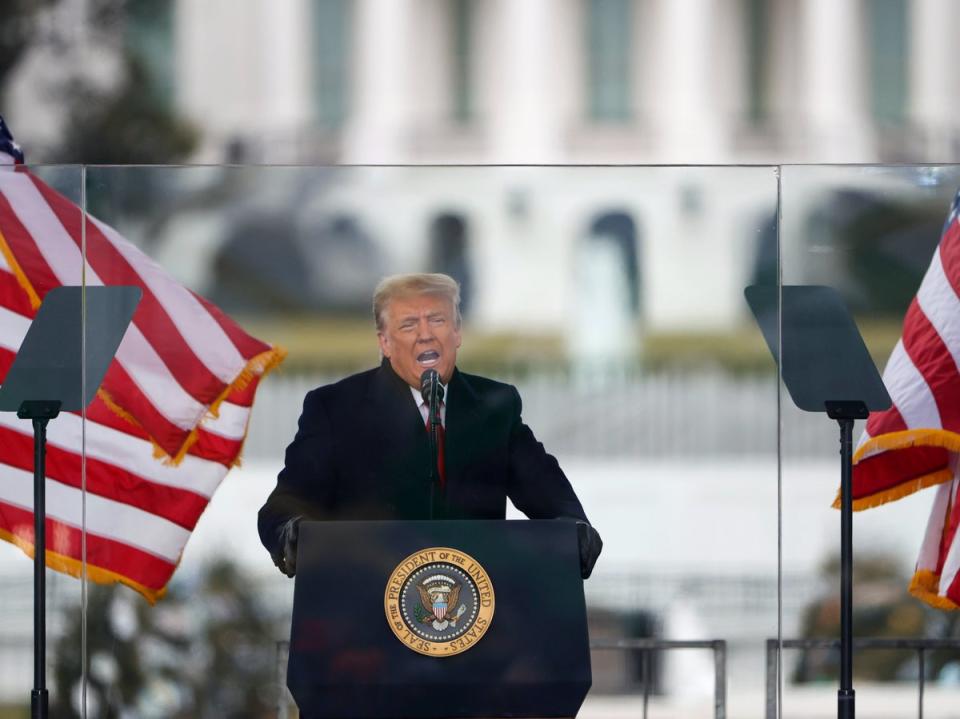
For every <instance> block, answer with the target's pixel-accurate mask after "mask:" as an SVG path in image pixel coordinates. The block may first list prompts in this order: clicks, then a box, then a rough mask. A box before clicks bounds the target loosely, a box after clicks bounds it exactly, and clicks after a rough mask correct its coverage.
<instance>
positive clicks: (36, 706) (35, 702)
mask: <svg viewBox="0 0 960 719" xmlns="http://www.w3.org/2000/svg"><path fill="white" fill-rule="evenodd" d="M49 700H50V695H49V694H48V693H47V690H46V689H34V690H33V691H32V692H30V719H47V717H48V716H50V713H49V711H48V710H49V703H50V702H49Z"/></svg>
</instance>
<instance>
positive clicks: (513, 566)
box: [287, 520, 591, 719]
mask: <svg viewBox="0 0 960 719" xmlns="http://www.w3.org/2000/svg"><path fill="white" fill-rule="evenodd" d="M579 567H580V561H579V549H578V543H577V530H576V525H575V523H574V522H572V521H569V522H568V521H564V520H538V521H532V520H531V521H499V520H483V521H432V522H427V521H417V522H304V523H303V524H302V525H301V527H300V538H299V548H298V556H297V579H296V587H295V590H294V601H293V622H292V626H291V630H290V659H289V665H288V671H287V685H288V686H289V688H290V691H291V693H292V694H293V697H294V699H295V700H296V702H297V706H298V707H299V708H300V713H301V716H302V717H305V718H306V719H348V718H349V719H414V718H419V717H424V718H434V719H438V718H440V717H503V716H511V717H573V716H575V715H576V714H577V712H578V711H579V709H580V706H581V704H582V703H583V700H584V698H585V697H586V694H587V691H588V690H589V689H590V684H591V673H590V649H589V640H588V636H587V623H586V608H585V604H584V597H583V581H582V580H581V578H580V569H579Z"/></svg>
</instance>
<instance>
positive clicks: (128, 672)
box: [51, 561, 276, 719]
mask: <svg viewBox="0 0 960 719" xmlns="http://www.w3.org/2000/svg"><path fill="white" fill-rule="evenodd" d="M250 586H251V582H250V581H249V578H248V577H246V576H244V575H243V574H242V573H241V572H240V570H239V569H238V568H237V567H236V566H235V565H233V564H232V563H230V562H227V561H220V562H216V563H214V564H212V565H210V566H209V567H208V568H207V569H206V571H205V572H204V573H203V574H202V575H201V576H200V577H199V579H198V580H197V582H196V584H195V585H194V586H185V585H182V584H177V585H174V586H172V587H171V589H170V591H169V593H168V594H167V596H166V597H165V598H164V599H162V600H161V601H160V602H158V604H157V605H156V606H153V607H151V606H149V605H148V604H146V603H145V602H143V601H142V600H141V599H140V598H139V597H137V596H136V595H135V594H134V593H133V592H131V591H130V590H128V589H126V588H124V587H121V586H119V585H114V586H102V585H90V588H89V593H88V611H87V644H88V663H87V676H88V686H87V709H88V715H89V716H97V717H105V718H106V719H111V718H114V717H115V718H117V719H125V718H126V717H134V716H135V717H142V718H144V719H148V718H150V717H165V718H170V719H179V718H181V717H182V718H184V719H186V718H187V717H201V718H203V717H217V719H255V718H257V717H266V716H270V715H271V710H272V708H275V700H276V699H275V692H276V686H275V682H274V663H275V655H276V648H275V639H276V637H275V634H274V629H273V623H272V621H271V618H270V616H268V614H267V613H266V612H265V610H264V609H263V608H262V607H261V606H259V604H258V602H257V601H256V598H255V597H254V595H253V593H252V592H251V590H250ZM73 619H74V623H73V624H72V625H71V626H70V628H69V629H68V630H67V631H66V633H65V634H64V636H63V637H62V639H61V640H60V641H59V642H58V644H57V647H56V651H55V654H54V656H55V664H54V668H53V679H54V684H55V686H56V688H57V691H56V693H55V701H54V703H53V706H52V707H51V715H52V716H57V717H78V716H80V715H81V714H80V711H79V707H80V692H81V681H80V676H81V623H80V614H79V612H76V613H75V615H74V617H73Z"/></svg>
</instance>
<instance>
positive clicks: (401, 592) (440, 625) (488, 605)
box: [383, 547, 495, 657]
mask: <svg viewBox="0 0 960 719" xmlns="http://www.w3.org/2000/svg"><path fill="white" fill-rule="evenodd" d="M494 603H495V600H494V596H493V585H492V584H491V583H490V578H489V577H488V576H487V572H486V570H484V568H483V567H482V566H480V564H479V563H478V562H477V560H475V559H474V558H473V557H471V556H470V555H469V554H464V553H463V552H461V551H459V550H457V549H450V548H448V547H432V548H430V549H421V550H420V551H419V552H414V553H413V554H411V555H410V556H409V557H407V558H406V559H404V560H403V561H402V562H400V564H398V565H397V568H396V569H394V570H393V572H392V573H391V574H390V579H389V580H388V581H387V591H386V592H385V594H384V596H383V608H384V611H385V612H386V614H387V623H388V624H389V625H390V629H392V630H393V633H394V634H396V635H397V639H399V640H400V641H401V642H403V643H404V644H405V645H406V646H407V647H409V648H410V649H412V650H413V651H415V652H420V653H421V654H426V655H428V656H432V657H452V656H453V655H454V654H459V653H460V652H463V651H466V650H467V649H469V648H470V647H472V646H473V645H474V644H476V643H477V642H478V641H480V639H481V638H482V637H483V635H484V634H485V633H486V631H487V629H488V628H489V627H490V622H491V621H492V619H493V607H494Z"/></svg>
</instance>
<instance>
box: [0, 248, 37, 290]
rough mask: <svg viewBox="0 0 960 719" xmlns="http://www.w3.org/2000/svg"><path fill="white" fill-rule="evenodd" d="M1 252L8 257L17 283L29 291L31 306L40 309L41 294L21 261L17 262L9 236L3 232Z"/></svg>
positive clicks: (7, 259) (5, 257) (8, 262)
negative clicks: (8, 241)
mask: <svg viewBox="0 0 960 719" xmlns="http://www.w3.org/2000/svg"><path fill="white" fill-rule="evenodd" d="M0 253H3V257H4V259H6V261H7V264H8V265H10V269H11V270H12V271H13V275H14V277H16V278H17V283H18V284H19V285H20V287H22V288H23V291H24V292H26V293H27V297H28V298H29V299H30V306H31V307H33V309H38V308H39V307H40V295H38V294H37V291H36V290H35V289H33V285H32V284H30V280H29V279H28V278H27V273H26V272H24V271H23V268H22V267H21V266H20V263H19V262H17V258H16V257H14V256H13V250H11V249H10V245H8V244H7V238H6V237H4V236H3V233H2V232H0Z"/></svg>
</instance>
